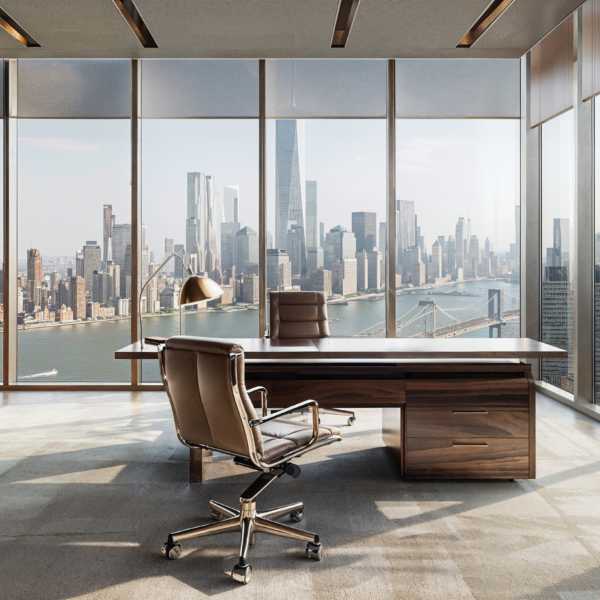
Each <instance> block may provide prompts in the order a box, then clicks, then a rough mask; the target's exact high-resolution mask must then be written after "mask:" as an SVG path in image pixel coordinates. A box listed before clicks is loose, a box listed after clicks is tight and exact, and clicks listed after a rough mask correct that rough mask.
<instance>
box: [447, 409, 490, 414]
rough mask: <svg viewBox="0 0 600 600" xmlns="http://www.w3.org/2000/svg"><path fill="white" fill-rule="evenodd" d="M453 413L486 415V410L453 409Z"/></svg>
mask: <svg viewBox="0 0 600 600" xmlns="http://www.w3.org/2000/svg"><path fill="white" fill-rule="evenodd" d="M452 414H453V415H487V414H488V411H487V410H453V411H452Z"/></svg>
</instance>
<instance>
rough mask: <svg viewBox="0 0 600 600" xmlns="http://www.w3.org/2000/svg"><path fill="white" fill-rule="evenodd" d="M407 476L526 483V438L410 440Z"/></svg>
mask: <svg viewBox="0 0 600 600" xmlns="http://www.w3.org/2000/svg"><path fill="white" fill-rule="evenodd" d="M406 476H407V477H412V478H450V479H457V478H458V479H463V478H472V479H526V478H528V477H529V440H528V439H526V438H408V439H407V440H406Z"/></svg>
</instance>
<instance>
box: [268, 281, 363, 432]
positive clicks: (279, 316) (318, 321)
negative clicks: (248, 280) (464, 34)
mask: <svg viewBox="0 0 600 600" xmlns="http://www.w3.org/2000/svg"><path fill="white" fill-rule="evenodd" d="M269 305H270V319H269V337H270V338H271V339H272V340H277V339H281V340H283V339H291V338H328V337H329V322H328V320H327V298H326V297H325V292H278V291H273V292H271V295H270V303H269ZM319 412H320V413H321V414H331V415H344V416H347V417H348V425H353V424H354V421H356V415H355V414H354V412H352V411H351V410H342V409H339V408H320V409H319Z"/></svg>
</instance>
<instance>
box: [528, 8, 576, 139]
mask: <svg viewBox="0 0 600 600" xmlns="http://www.w3.org/2000/svg"><path fill="white" fill-rule="evenodd" d="M571 108H573V16H572V15H571V16H570V17H569V18H568V19H566V20H565V21H563V22H562V23H561V24H560V25H559V26H558V27H557V28H556V29H554V31H552V32H551V33H549V34H548V35H547V36H546V37H545V38H544V39H543V40H542V41H541V42H539V43H538V44H537V45H536V46H534V47H533V48H532V49H531V101H530V110H531V127H532V128H533V127H537V126H538V125H541V124H542V123H545V122H546V121H549V120H550V119H553V118H554V117H556V116H558V115H560V114H562V113H564V112H566V111H567V110H569V109H571Z"/></svg>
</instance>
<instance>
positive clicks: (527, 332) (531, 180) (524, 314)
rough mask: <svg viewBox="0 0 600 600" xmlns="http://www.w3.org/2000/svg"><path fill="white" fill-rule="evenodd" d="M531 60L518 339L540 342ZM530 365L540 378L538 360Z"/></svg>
mask: <svg viewBox="0 0 600 600" xmlns="http://www.w3.org/2000/svg"><path fill="white" fill-rule="evenodd" d="M530 96H531V56H530V53H529V52H528V53H527V54H526V55H525V56H524V57H523V58H522V59H521V123H520V129H521V200H520V202H521V204H520V206H521V238H520V247H521V257H520V264H521V290H520V295H521V337H527V338H531V339H533V340H538V341H541V339H542V331H541V314H542V313H541V300H542V292H541V290H542V283H541V282H542V269H541V265H542V162H541V144H542V135H541V134H542V132H541V126H540V127H536V128H535V129H532V128H531V115H530ZM526 362H528V363H530V364H531V365H532V374H533V377H534V378H535V379H540V377H541V367H540V360H539V359H533V360H527V361H526Z"/></svg>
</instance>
